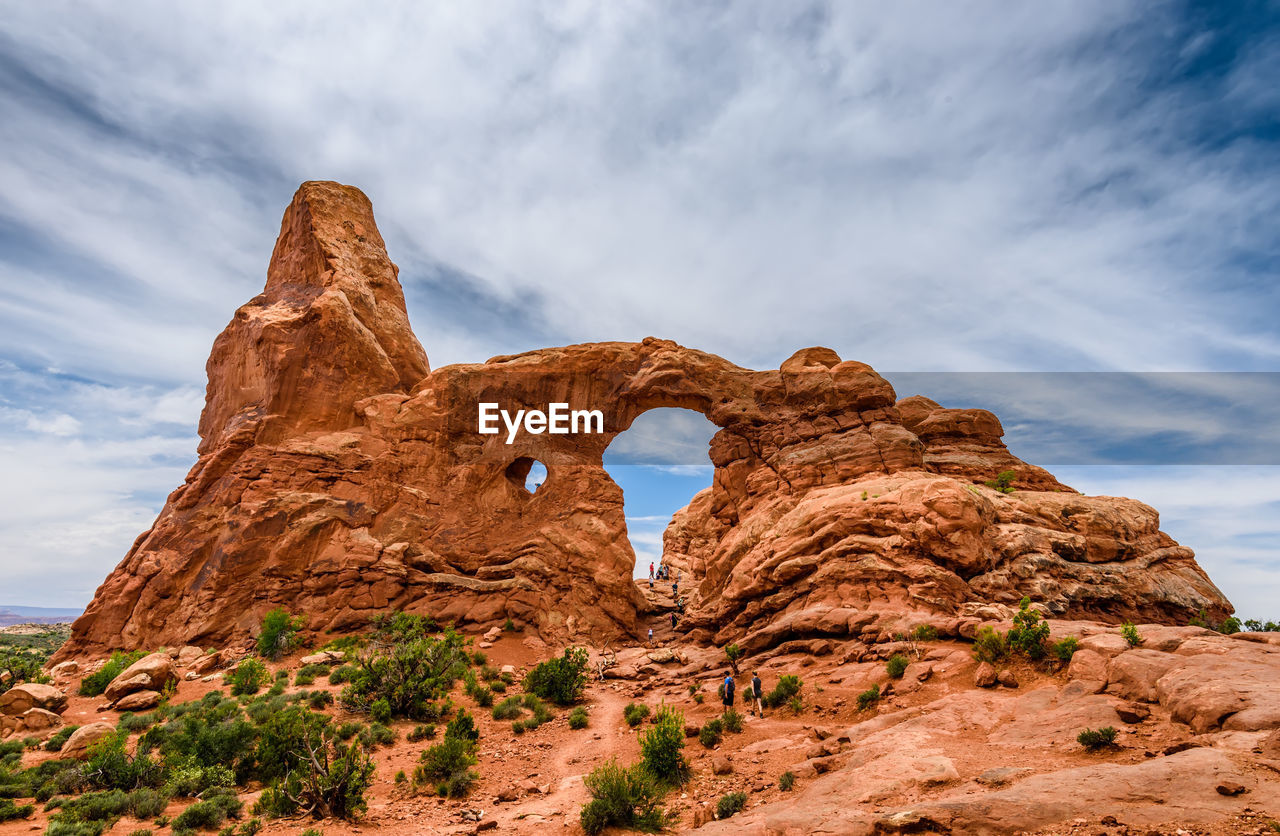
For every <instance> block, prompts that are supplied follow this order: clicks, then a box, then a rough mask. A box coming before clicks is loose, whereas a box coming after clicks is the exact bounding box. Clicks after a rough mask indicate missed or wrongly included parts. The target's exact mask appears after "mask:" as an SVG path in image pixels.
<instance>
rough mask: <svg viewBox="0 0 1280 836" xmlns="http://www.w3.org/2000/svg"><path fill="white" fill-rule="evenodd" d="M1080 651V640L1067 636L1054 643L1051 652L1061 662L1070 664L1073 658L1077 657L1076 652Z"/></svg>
mask: <svg viewBox="0 0 1280 836" xmlns="http://www.w3.org/2000/svg"><path fill="white" fill-rule="evenodd" d="M1079 649H1080V640H1079V639H1077V638H1076V637H1075V636H1067V637H1065V638H1062V639H1058V641H1056V642H1054V643H1053V645H1052V647H1051V648H1050V650H1052V651H1053V655H1054V656H1055V657H1056V658H1057V659H1058V660H1059V661H1061V662H1070V661H1071V657H1072V656H1074V655H1076V651H1077V650H1079Z"/></svg>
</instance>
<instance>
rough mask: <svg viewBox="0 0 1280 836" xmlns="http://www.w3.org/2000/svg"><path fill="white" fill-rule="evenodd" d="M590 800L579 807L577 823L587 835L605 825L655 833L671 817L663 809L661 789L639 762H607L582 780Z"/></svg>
mask: <svg viewBox="0 0 1280 836" xmlns="http://www.w3.org/2000/svg"><path fill="white" fill-rule="evenodd" d="M583 784H584V785H586V788H587V792H589V793H591V800H590V801H588V802H587V803H586V804H584V805H583V807H582V812H581V813H580V814H579V822H580V823H581V824H582V829H583V831H585V832H586V833H587V834H590V836H594V835H595V834H598V833H601V832H602V831H604V829H605V828H607V827H621V828H626V829H628V830H639V831H641V832H643V833H657V832H659V831H661V830H662V829H663V828H664V827H666V825H667V823H668V822H669V821H670V816H669V815H668V814H667V813H666V812H665V811H664V810H663V809H662V807H661V804H662V799H663V796H664V795H665V791H664V788H663V787H662V786H661V785H660V784H659V783H658V782H657V781H656V780H655V779H654V777H653V776H652V775H650V774H649V773H648V772H646V771H645V770H644V769H643V768H642V767H641V766H640V765H638V764H637V765H633V766H630V767H622V766H619V765H618V763H617V761H609V762H608V763H605V764H603V765H601V766H598V767H596V768H595V769H593V770H592V771H591V773H590V774H589V775H587V777H586V778H584V779H583Z"/></svg>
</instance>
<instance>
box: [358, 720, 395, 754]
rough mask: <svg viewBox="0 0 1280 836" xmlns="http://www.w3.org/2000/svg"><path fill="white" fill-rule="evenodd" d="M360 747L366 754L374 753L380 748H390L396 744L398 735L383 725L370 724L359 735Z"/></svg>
mask: <svg viewBox="0 0 1280 836" xmlns="http://www.w3.org/2000/svg"><path fill="white" fill-rule="evenodd" d="M358 739H359V741H360V745H361V746H363V747H364V749H365V751H366V752H372V751H373V750H374V749H377V748H378V747H379V746H390V745H391V744H392V743H395V742H396V733H395V732H394V731H392V730H391V729H389V728H387V727H386V726H384V725H382V724H381V723H370V724H369V725H368V726H367V727H366V728H365V729H363V730H362V731H361V732H360V735H359V738H358Z"/></svg>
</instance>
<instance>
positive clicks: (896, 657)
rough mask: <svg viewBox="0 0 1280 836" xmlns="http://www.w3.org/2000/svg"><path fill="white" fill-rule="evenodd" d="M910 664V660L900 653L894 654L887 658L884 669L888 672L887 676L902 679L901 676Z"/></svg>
mask: <svg viewBox="0 0 1280 836" xmlns="http://www.w3.org/2000/svg"><path fill="white" fill-rule="evenodd" d="M909 664H911V660H910V659H908V658H907V657H906V656H904V655H903V654H901V653H895V654H893V655H892V656H890V657H889V661H888V663H887V664H886V665H885V667H886V668H887V669H888V671H889V676H891V677H893V678H894V679H902V674H903V673H905V672H906V670H907V665H909Z"/></svg>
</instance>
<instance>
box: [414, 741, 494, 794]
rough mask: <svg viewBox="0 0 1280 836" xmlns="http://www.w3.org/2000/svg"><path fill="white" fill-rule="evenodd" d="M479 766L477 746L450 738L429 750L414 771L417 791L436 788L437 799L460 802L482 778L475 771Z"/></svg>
mask: <svg viewBox="0 0 1280 836" xmlns="http://www.w3.org/2000/svg"><path fill="white" fill-rule="evenodd" d="M475 763H476V756H475V742H474V741H472V740H470V739H467V738H462V737H448V736H446V737H445V739H444V740H443V741H441V742H440V743H437V744H436V745H434V746H430V747H428V748H427V749H425V750H424V751H423V752H422V754H421V755H420V756H419V758H418V766H417V767H416V768H415V769H414V771H413V783H414V786H415V787H422V786H434V788H435V792H436V794H437V795H441V796H444V797H448V798H460V797H462V796H465V795H466V794H467V792H468V791H469V790H470V787H471V784H472V783H473V782H474V781H475V780H476V778H478V777H479V776H477V775H476V773H475V772H474V771H473V770H472V769H471V767H472V766H474V765H475Z"/></svg>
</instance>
